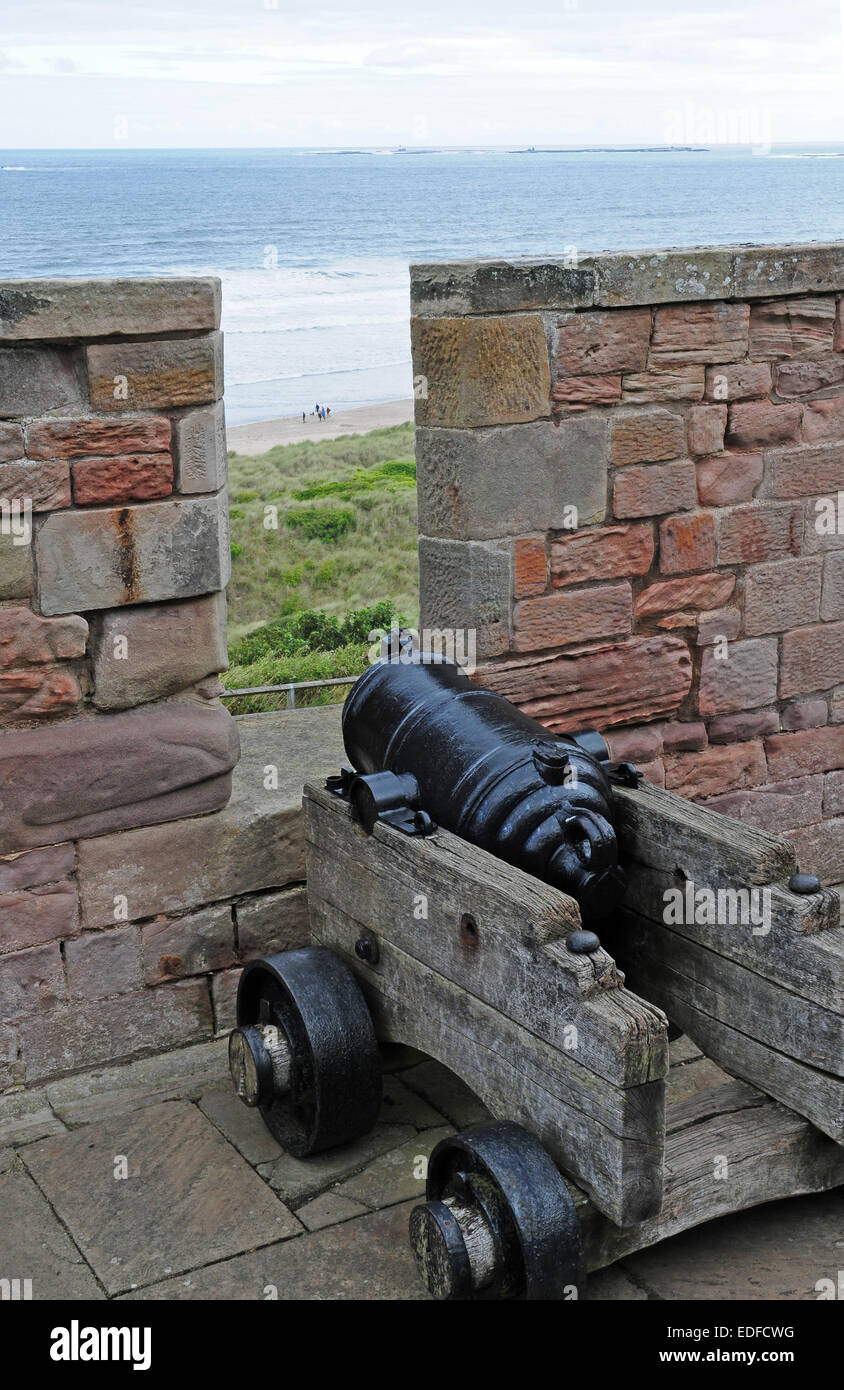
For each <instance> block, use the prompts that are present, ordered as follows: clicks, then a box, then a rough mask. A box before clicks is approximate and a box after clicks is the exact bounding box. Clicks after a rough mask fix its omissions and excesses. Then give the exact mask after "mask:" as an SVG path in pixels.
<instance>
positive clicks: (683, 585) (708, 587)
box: [634, 574, 736, 621]
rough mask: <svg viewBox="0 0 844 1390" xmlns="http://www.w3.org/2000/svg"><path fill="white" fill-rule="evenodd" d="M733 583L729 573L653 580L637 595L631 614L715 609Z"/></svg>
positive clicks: (724, 598)
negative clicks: (653, 581) (652, 582)
mask: <svg viewBox="0 0 844 1390" xmlns="http://www.w3.org/2000/svg"><path fill="white" fill-rule="evenodd" d="M735 584H736V579H735V575H733V574H695V575H690V576H689V577H688V578H687V579H662V580H657V581H656V583H654V584H650V585H648V587H647V588H646V589H643V590H642V592H641V594H639V596H638V597H637V599H636V602H635V605H634V617H635V618H636V619H637V621H638V619H640V618H649V617H653V616H654V615H655V614H658V613H673V612H680V611H684V610H688V609H700V608H704V609H708V608H717V607H719V606H720V605H721V604H722V603H726V602H727V599H728V598H729V597H730V595H731V594H732V592H733V589H734V588H735Z"/></svg>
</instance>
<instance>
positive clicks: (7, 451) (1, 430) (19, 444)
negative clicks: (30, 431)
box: [0, 420, 23, 463]
mask: <svg viewBox="0 0 844 1390" xmlns="http://www.w3.org/2000/svg"><path fill="white" fill-rule="evenodd" d="M20 458H23V430H22V429H21V426H20V425H18V424H16V423H15V422H13V421H11V420H3V421H0V463H8V462H9V460H10V459H20Z"/></svg>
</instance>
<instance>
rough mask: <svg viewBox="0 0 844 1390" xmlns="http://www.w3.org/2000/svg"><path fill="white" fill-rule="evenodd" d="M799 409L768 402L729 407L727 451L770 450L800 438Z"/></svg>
mask: <svg viewBox="0 0 844 1390" xmlns="http://www.w3.org/2000/svg"><path fill="white" fill-rule="evenodd" d="M800 411H801V407H800V406H799V405H774V404H772V403H771V401H739V402H738V403H737V404H736V405H731V406H730V411H729V420H728V423H727V444H728V445H729V446H730V448H736V449H755V448H763V447H764V448H770V447H771V446H772V445H775V444H789V443H791V442H792V441H794V440H797V439H799V437H800Z"/></svg>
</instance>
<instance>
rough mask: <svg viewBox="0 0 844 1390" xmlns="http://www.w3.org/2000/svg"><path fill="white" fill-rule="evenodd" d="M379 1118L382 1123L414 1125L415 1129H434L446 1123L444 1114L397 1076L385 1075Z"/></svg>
mask: <svg viewBox="0 0 844 1390" xmlns="http://www.w3.org/2000/svg"><path fill="white" fill-rule="evenodd" d="M379 1119H380V1120H381V1122H382V1124H394V1125H413V1127H414V1129H433V1128H435V1127H436V1126H437V1125H441V1124H443V1123H444V1116H442V1115H441V1114H440V1112H439V1111H438V1110H435V1109H434V1107H433V1106H432V1105H429V1104H428V1102H427V1101H426V1100H425V1098H424V1096H421V1095H419V1094H417V1092H416V1091H412V1090H411V1089H410V1087H409V1086H405V1085H404V1084H403V1083H402V1082H401V1081H400V1080H399V1079H398V1077H397V1076H385V1077H384V1094H383V1098H382V1101H381V1114H380V1116H379Z"/></svg>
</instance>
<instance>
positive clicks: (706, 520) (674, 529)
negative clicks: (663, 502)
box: [659, 512, 715, 574]
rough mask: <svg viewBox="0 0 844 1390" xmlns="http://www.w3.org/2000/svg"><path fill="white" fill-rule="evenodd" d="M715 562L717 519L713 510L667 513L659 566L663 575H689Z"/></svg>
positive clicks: (663, 523)
mask: <svg viewBox="0 0 844 1390" xmlns="http://www.w3.org/2000/svg"><path fill="white" fill-rule="evenodd" d="M714 564H715V522H714V521H713V519H712V514H711V513H710V512H692V513H691V514H687V515H685V516H667V517H666V518H665V520H664V521H661V522H660V526H659V568H660V570H661V571H662V573H663V574H688V573H689V571H690V570H708V569H711V568H712V566H713V565H714Z"/></svg>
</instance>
